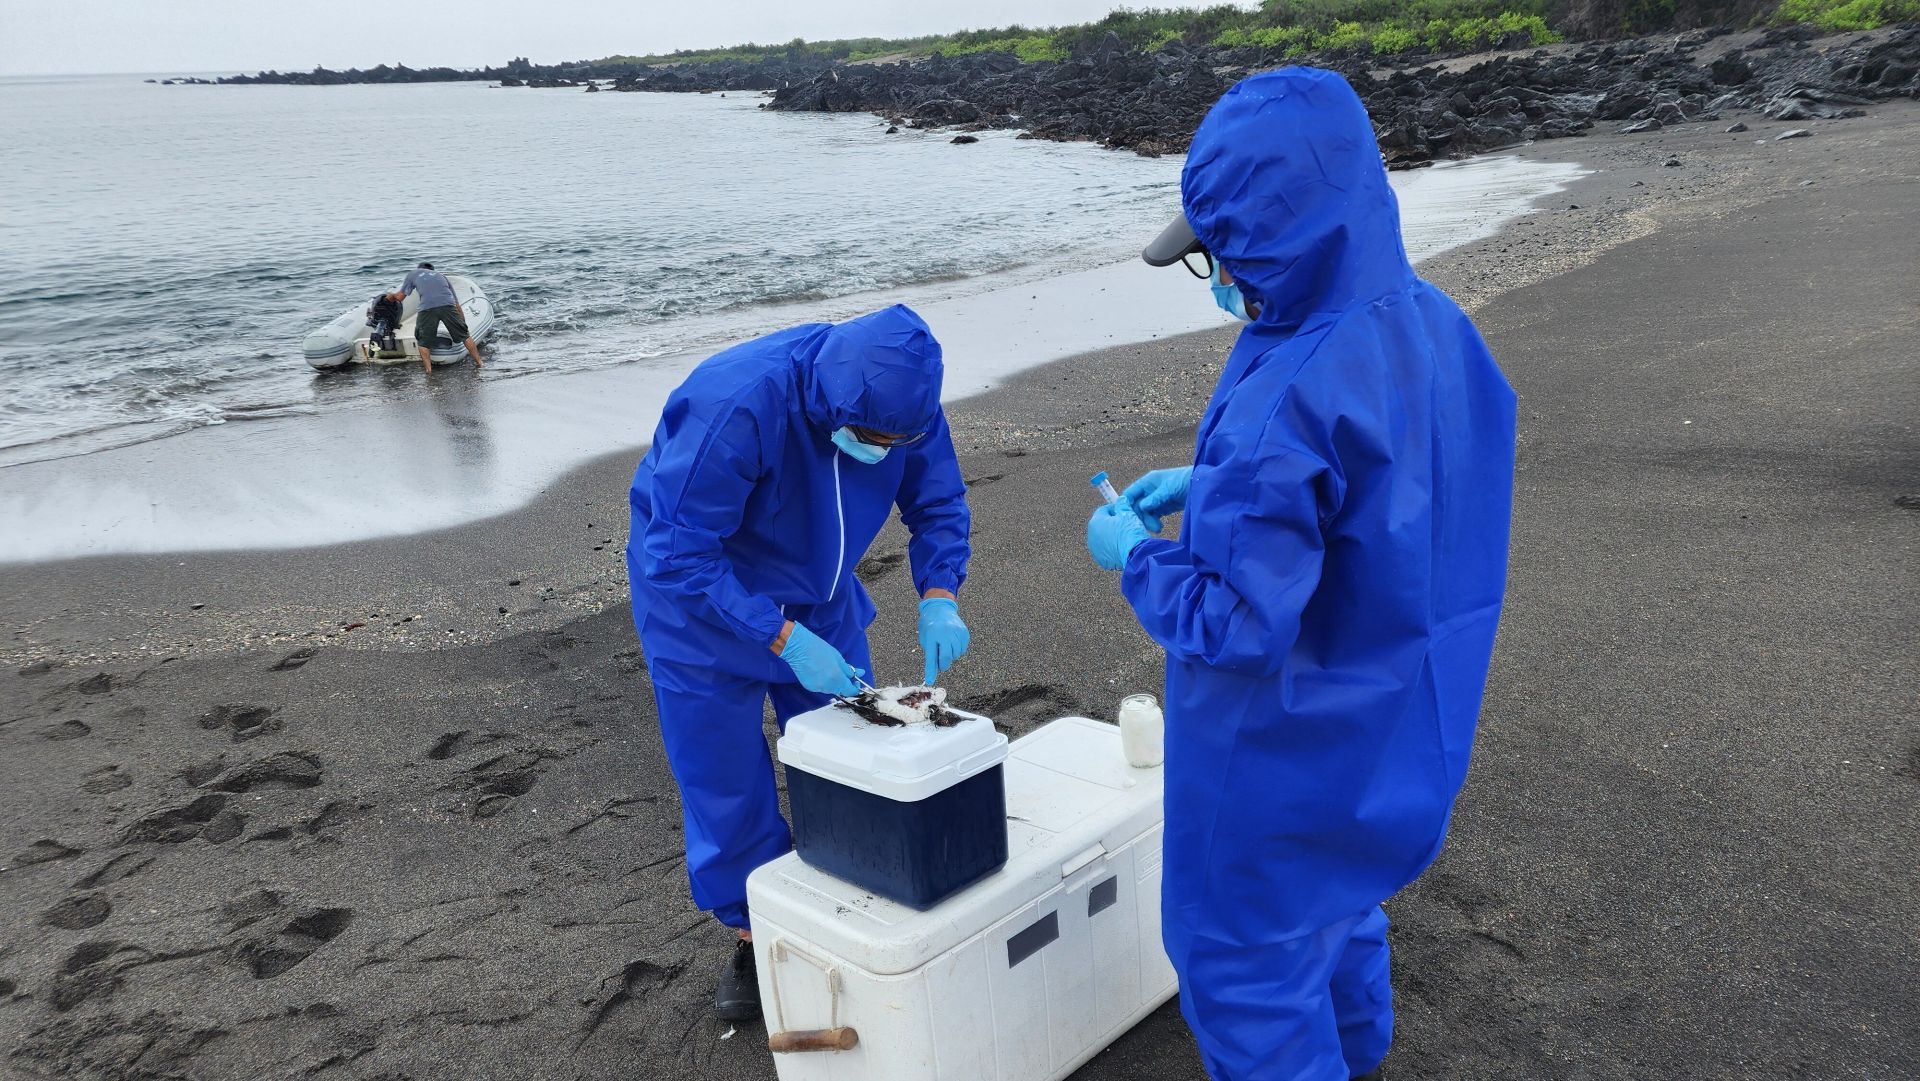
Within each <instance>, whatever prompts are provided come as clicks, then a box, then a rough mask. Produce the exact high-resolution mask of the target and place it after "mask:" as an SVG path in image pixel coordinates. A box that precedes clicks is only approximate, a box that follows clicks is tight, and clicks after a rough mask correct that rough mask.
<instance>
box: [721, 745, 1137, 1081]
mask: <svg viewBox="0 0 1920 1081" xmlns="http://www.w3.org/2000/svg"><path fill="white" fill-rule="evenodd" d="M969 726H971V727H969ZM996 745H997V749H996ZM780 760H781V761H782V762H783V763H785V764H786V767H787V786H788V792H789V796H790V798H791V803H792V810H793V820H794V835H795V845H796V850H795V851H794V852H792V853H789V854H788V855H786V856H783V857H781V858H780V859H777V860H775V861H773V862H772V863H769V864H767V865H765V866H763V867H761V868H759V869H758V870H756V871H754V872H753V874H752V876H751V877H750V878H749V879H748V880H747V905H748V910H749V912H751V914H752V921H753V932H754V938H753V944H754V952H755V960H756V961H757V963H758V965H759V974H760V994H761V1001H762V1006H763V1009H764V1011H765V1016H766V1021H767V1030H768V1043H769V1046H770V1047H771V1048H772V1049H773V1051H774V1061H775V1065H776V1068H777V1070H778V1073H779V1076H780V1078H781V1081H1056V1079H1059V1078H1064V1077H1066V1076H1067V1075H1068V1074H1070V1073H1072V1072H1073V1071H1074V1070H1075V1069H1077V1068H1078V1067H1079V1066H1080V1065H1082V1064H1083V1063H1085V1062H1086V1061H1087V1060H1088V1059H1090V1058H1092V1057H1093V1056H1094V1055H1095V1054H1097V1053H1098V1052H1099V1051H1100V1050H1101V1049H1102V1048H1103V1047H1105V1046H1106V1045H1107V1044H1109V1043H1111V1042H1112V1041H1113V1040H1114V1039H1115V1038H1116V1037H1118V1036H1119V1035H1120V1034H1121V1033H1123V1032H1125V1031H1126V1030H1127V1029H1129V1028H1131V1027H1132V1026H1133V1025H1134V1024H1136V1023H1138V1022H1139V1020H1140V1019H1141V1018H1143V1017H1145V1016H1146V1015H1147V1014H1148V1013H1151V1012H1152V1011H1153V1010H1154V1009H1155V1008H1156V1007H1158V1006H1159V1005H1160V1004H1161V1003H1163V1002H1165V1001H1166V1000H1167V999H1169V998H1171V997H1172V995H1173V993H1174V989H1175V986H1174V974H1173V967H1172V965H1170V964H1169V963H1168V961H1167V957H1166V953H1165V952H1164V950H1163V949H1162V948H1161V945H1160V834H1161V770H1160V768H1159V767H1158V766H1154V767H1151V768H1138V767H1133V766H1130V765H1128V763H1127V759H1126V756H1125V754H1124V753H1123V751H1122V748H1121V738H1120V730H1119V729H1118V728H1116V727H1115V726H1113V725H1111V724H1106V723H1103V722H1100V721H1094V720H1089V719H1087V718H1084V717H1068V718H1064V719H1061V720H1057V721H1053V722H1051V723H1049V724H1047V725H1045V726H1043V727H1041V728H1039V729H1037V730H1035V731H1034V732H1032V733H1030V734H1028V735H1027V736H1025V737H1023V738H1021V739H1019V740H1017V741H1015V742H1013V743H1012V744H1011V745H1010V746H1009V745H1008V744H1007V743H1006V742H1005V739H1004V737H1001V736H1000V735H999V734H998V733H997V732H995V731H994V729H993V726H992V724H991V722H989V721H987V720H986V719H985V718H977V717H969V718H966V719H963V720H962V721H961V723H960V724H958V725H955V726H954V727H953V728H947V729H941V728H934V727H932V726H910V727H908V728H904V729H902V728H882V727H879V726H874V725H869V724H867V723H866V722H864V721H860V720H859V719H858V718H856V717H853V715H851V714H849V713H847V712H846V711H844V710H838V709H832V708H829V709H827V710H821V711H816V712H815V713H811V714H806V715H803V716H801V717H796V718H794V719H793V720H792V721H790V722H788V725H787V731H786V735H785V736H784V737H782V739H781V742H780ZM969 782H971V784H970V783H969ZM1002 792H1004V795H1002ZM865 797H873V798H876V799H878V800H880V801H882V802H878V803H876V802H873V801H872V800H871V799H868V798H865ZM910 797H917V798H910ZM1002 801H1004V802H1002ZM823 819H824V820H823ZM989 820H991V822H990V821H989ZM996 835H997V839H998V842H999V845H1000V846H1001V847H999V848H998V852H999V853H1002V854H1003V855H1002V856H1001V857H1000V859H1004V862H1000V859H996V856H995V853H996V846H995V843H994V841H995V838H996ZM963 880H964V881H963Z"/></svg>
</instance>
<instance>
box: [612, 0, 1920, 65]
mask: <svg viewBox="0 0 1920 1081" xmlns="http://www.w3.org/2000/svg"><path fill="white" fill-rule="evenodd" d="M1756 12H1757V13H1758V14H1757V15H1756ZM1910 19H1920V0H1778V2H1777V6H1776V0H1261V3H1260V4H1259V5H1258V6H1257V7H1242V6H1237V5H1233V4H1219V5H1216V6H1214V7H1208V8H1191V9H1188V8H1177V9H1168V8H1140V9H1130V8H1122V9H1120V10H1117V11H1114V12H1112V13H1111V14H1109V15H1108V16H1107V17H1106V18H1104V19H1101V20H1099V21H1098V22H1091V23H1083V24H1080V25H1077V26H1053V27H1026V26H1017V25H1016V26H1005V27H998V28H994V29H988V30H963V31H960V32H958V33H953V34H932V35H928V36H925V37H917V38H846V39H842V40H837V41H805V40H802V39H800V38H795V39H793V40H792V41H789V42H787V43H785V44H783V45H738V46H734V47H733V48H728V49H684V50H681V51H680V52H676V53H667V54H663V55H657V56H622V57H609V58H608V59H607V60H605V61H601V62H600V63H603V64H611V63H645V64H671V63H708V62H715V61H748V62H751V61H757V60H764V59H773V58H783V59H787V60H791V61H794V62H801V61H815V62H824V61H835V60H839V61H859V60H872V59H875V58H878V57H884V56H899V55H908V56H928V55H932V54H934V53H942V54H945V55H947V56H964V55H967V54H970V53H983V52H1007V53H1012V54H1013V55H1015V56H1017V57H1019V58H1020V59H1022V60H1026V61H1036V60H1064V59H1066V58H1067V57H1069V56H1071V55H1072V54H1073V53H1074V52H1075V51H1076V50H1078V49H1082V48H1086V47H1090V46H1093V45H1097V44H1099V43H1100V42H1103V41H1105V40H1106V39H1107V38H1108V37H1109V36H1112V37H1114V38H1118V39H1119V41H1120V42H1121V43H1122V44H1123V45H1124V46H1126V47H1127V48H1128V49H1132V50H1137V51H1141V52H1152V51H1155V50H1157V49H1160V48H1161V47H1163V46H1165V45H1167V44H1168V43H1169V42H1173V41H1181V42H1186V43H1188V44H1193V45H1207V44H1211V45H1257V46H1260V47H1262V48H1267V49H1276V50H1279V51H1281V52H1282V53H1284V54H1285V55H1287V56H1296V57H1297V56H1306V55H1308V54H1310V53H1315V52H1325V51H1332V50H1345V51H1351V52H1358V53H1371V54H1372V55H1375V56H1398V55H1401V54H1403V53H1410V52H1416V51H1421V50H1425V51H1430V52H1470V51H1474V50H1480V49H1488V48H1497V47H1521V48H1531V47H1534V46H1539V45H1546V44H1550V43H1552V42H1556V41H1561V40H1564V37H1565V36H1566V35H1573V36H1577V37H1589V36H1595V35H1608V34H1616V33H1645V32H1652V31H1655V30H1663V29H1669V28H1674V27H1682V28H1684V27H1685V26H1689V25H1696V26H1697V25H1703V24H1710V23H1713V22H1720V23H1746V22H1748V21H1750V20H1751V21H1753V22H1768V21H1771V22H1774V23H1796V22H1807V23H1813V24H1814V25H1816V26H1820V27H1822V28H1825V29H1828V30H1867V29H1872V28H1874V27H1877V26H1883V25H1885V24H1887V23H1893V22H1901V21H1905V20H1910Z"/></svg>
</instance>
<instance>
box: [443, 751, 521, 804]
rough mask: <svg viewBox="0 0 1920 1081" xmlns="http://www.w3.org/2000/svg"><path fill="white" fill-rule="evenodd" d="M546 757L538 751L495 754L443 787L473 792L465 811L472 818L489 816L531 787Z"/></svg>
mask: <svg viewBox="0 0 1920 1081" xmlns="http://www.w3.org/2000/svg"><path fill="white" fill-rule="evenodd" d="M544 758H545V756H544V755H542V754H540V753H539V752H537V751H514V752H512V753H509V754H502V755H495V756H494V757H492V758H489V759H487V760H486V761H485V762H482V763H480V764H479V765H477V766H474V767H472V768H470V769H468V770H467V771H466V772H465V774H464V775H462V776H461V777H459V778H458V779H456V780H453V781H451V782H449V783H447V784H446V785H445V786H443V787H445V788H448V789H455V790H466V791H468V792H470V793H471V794H472V795H473V803H472V804H471V805H470V806H469V807H468V813H469V814H470V815H472V816H473V817H474V818H492V817H493V816H494V815H497V814H499V813H500V812H501V811H504V810H506V809H507V808H508V807H510V806H512V805H513V801H514V800H515V799H516V798H518V797H520V796H524V795H526V794H527V793H528V792H530V791H532V790H533V786H534V785H535V784H537V783H538V782H539V780H540V774H541V773H543V772H545V771H544V770H543V769H542V768H541V767H540V763H541V761H542V760H543V759H544Z"/></svg>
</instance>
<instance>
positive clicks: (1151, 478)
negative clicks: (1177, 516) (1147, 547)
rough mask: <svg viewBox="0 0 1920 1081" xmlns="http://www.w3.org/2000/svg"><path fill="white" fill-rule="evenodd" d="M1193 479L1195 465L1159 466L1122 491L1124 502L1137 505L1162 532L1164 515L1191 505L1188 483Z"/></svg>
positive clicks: (1153, 528) (1154, 528)
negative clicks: (1167, 467)
mask: <svg viewBox="0 0 1920 1081" xmlns="http://www.w3.org/2000/svg"><path fill="white" fill-rule="evenodd" d="M1192 481H1193V467H1192V466H1190V465H1183V466H1181V467H1180V468H1178V469H1156V470H1154V471H1153V472H1151V473H1148V474H1147V475H1146V476H1144V477H1141V478H1140V479H1139V480H1136V481H1134V482H1133V483H1132V484H1129V485H1127V490H1126V491H1124V492H1121V493H1120V502H1122V503H1125V504H1126V505H1127V506H1129V507H1131V508H1133V511H1134V513H1135V514H1138V515H1139V516H1140V520H1141V521H1143V522H1145V523H1146V524H1147V529H1148V530H1149V531H1151V532H1154V533H1158V532H1160V516H1161V515H1163V514H1173V513H1176V512H1178V511H1183V510H1186V509H1187V485H1188V484H1190V483H1192Z"/></svg>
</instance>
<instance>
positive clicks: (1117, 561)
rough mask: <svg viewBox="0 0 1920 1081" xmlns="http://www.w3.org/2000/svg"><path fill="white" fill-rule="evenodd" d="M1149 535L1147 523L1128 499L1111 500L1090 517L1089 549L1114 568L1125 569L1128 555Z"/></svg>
mask: <svg viewBox="0 0 1920 1081" xmlns="http://www.w3.org/2000/svg"><path fill="white" fill-rule="evenodd" d="M1146 539H1147V527H1146V526H1144V525H1142V524H1141V523H1140V516H1139V515H1137V514H1135V513H1134V512H1133V509H1132V508H1131V507H1129V506H1127V504H1126V503H1125V502H1124V501H1122V502H1119V503H1108V504H1106V505H1105V506H1102V507H1101V508H1100V509H1099V510H1097V511H1094V512H1093V517H1091V518H1089V519H1087V551H1088V552H1090V553H1092V555H1093V561H1094V562H1095V563H1098V564H1100V565H1101V566H1102V567H1105V568H1106V569H1108V570H1110V571H1117V570H1124V569H1125V568H1126V565H1127V555H1128V554H1129V553H1131V552H1132V551H1133V549H1134V546H1135V545H1137V544H1139V543H1140V542H1141V541H1144V540H1146Z"/></svg>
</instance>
